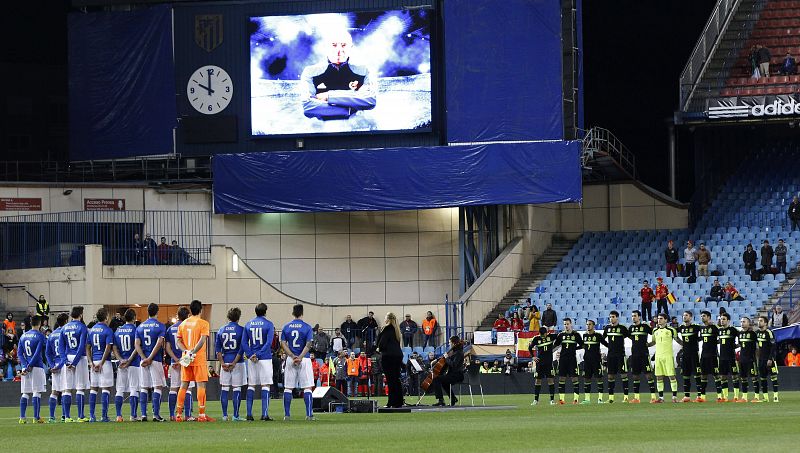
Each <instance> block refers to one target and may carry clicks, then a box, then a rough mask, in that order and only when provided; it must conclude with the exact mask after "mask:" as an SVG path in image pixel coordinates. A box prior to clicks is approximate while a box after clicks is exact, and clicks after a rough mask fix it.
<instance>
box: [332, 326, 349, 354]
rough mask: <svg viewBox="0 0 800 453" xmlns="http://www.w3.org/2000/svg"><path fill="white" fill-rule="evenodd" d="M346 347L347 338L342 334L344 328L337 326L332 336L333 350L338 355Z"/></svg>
mask: <svg viewBox="0 0 800 453" xmlns="http://www.w3.org/2000/svg"><path fill="white" fill-rule="evenodd" d="M345 349H347V339H346V338H345V337H343V336H342V329H340V328H338V327H337V328H336V330H335V331H334V332H333V338H331V350H332V351H333V353H334V354H335V355H336V356H337V357H338V356H339V353H340V352H342V351H344V350H345Z"/></svg>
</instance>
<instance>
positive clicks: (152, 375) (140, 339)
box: [136, 304, 166, 422]
mask: <svg viewBox="0 0 800 453" xmlns="http://www.w3.org/2000/svg"><path fill="white" fill-rule="evenodd" d="M147 316H149V318H147V320H145V321H144V322H142V323H141V324H139V327H137V328H136V352H138V353H139V356H141V358H142V362H141V363H140V364H139V369H140V370H141V375H140V378H139V384H140V385H141V390H140V391H139V406H140V407H141V409H142V419H141V420H142V421H143V422H146V421H147V392H148V390H151V389H152V391H153V421H154V422H163V421H164V419H163V418H161V391H162V389H163V388H164V385H165V384H166V382H165V381H164V367H163V366H162V364H161V360H162V351H161V348H162V347H163V346H164V335H165V332H166V328H165V327H164V324H162V323H161V322H160V321H159V320H158V319H157V318H156V316H158V305H156V304H150V305H148V306H147Z"/></svg>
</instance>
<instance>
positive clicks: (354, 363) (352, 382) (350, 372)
mask: <svg viewBox="0 0 800 453" xmlns="http://www.w3.org/2000/svg"><path fill="white" fill-rule="evenodd" d="M357 391H358V357H356V353H355V352H351V353H350V358H348V359H347V396H349V397H351V398H354V397H355V396H356V393H357Z"/></svg>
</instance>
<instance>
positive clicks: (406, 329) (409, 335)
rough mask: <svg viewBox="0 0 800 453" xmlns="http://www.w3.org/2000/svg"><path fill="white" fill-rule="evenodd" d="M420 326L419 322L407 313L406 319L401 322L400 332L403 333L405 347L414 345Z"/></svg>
mask: <svg viewBox="0 0 800 453" xmlns="http://www.w3.org/2000/svg"><path fill="white" fill-rule="evenodd" d="M417 330H419V327H418V326H417V323H416V322H414V321H413V320H412V319H411V315H409V314H406V319H405V320H404V321H403V322H401V323H400V333H402V334H403V347H405V348H413V347H414V335H416V333H417Z"/></svg>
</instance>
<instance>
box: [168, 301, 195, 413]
mask: <svg viewBox="0 0 800 453" xmlns="http://www.w3.org/2000/svg"><path fill="white" fill-rule="evenodd" d="M188 317H189V309H188V308H186V307H180V308H178V321H177V322H176V323H175V324H173V325H171V326H169V328H168V329H167V333H166V338H165V341H164V351H166V353H167V354H166V356H167V363H168V364H169V420H170V421H173V422H174V421H175V408H176V407H177V405H178V390H179V389H180V388H181V364H180V361H181V354H182V353H181V350H180V349H178V344H177V343H176V342H175V340H176V337H177V336H178V327H180V325H181V323H182V322H183V321H186V318H188ZM193 386H194V382H191V383H189V387H188V388H187V389H186V398H184V401H183V419H184V420H186V421H194V418H192V387H193Z"/></svg>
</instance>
